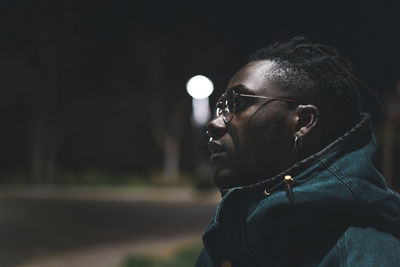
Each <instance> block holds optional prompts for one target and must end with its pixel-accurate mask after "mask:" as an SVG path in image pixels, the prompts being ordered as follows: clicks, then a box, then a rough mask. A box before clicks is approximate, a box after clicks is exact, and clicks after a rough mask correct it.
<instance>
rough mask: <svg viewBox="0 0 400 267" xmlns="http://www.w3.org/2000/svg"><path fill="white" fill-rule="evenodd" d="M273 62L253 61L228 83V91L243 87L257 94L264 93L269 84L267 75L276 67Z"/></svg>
mask: <svg viewBox="0 0 400 267" xmlns="http://www.w3.org/2000/svg"><path fill="white" fill-rule="evenodd" d="M275 65H276V63H275V62H273V61H271V60H259V61H252V62H249V63H248V64H247V65H245V66H244V67H243V68H241V69H240V70H239V71H238V72H236V73H235V74H234V75H233V76H232V78H231V80H230V81H229V83H228V86H227V90H229V89H230V88H232V87H235V86H238V85H242V86H244V87H246V88H248V89H249V90H251V91H253V93H255V94H262V93H264V92H263V91H264V89H265V87H266V85H267V83H268V79H267V76H268V75H267V74H268V72H269V71H271V70H272V69H273V68H274V67H275Z"/></svg>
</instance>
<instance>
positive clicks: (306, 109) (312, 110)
mask: <svg viewBox="0 0 400 267" xmlns="http://www.w3.org/2000/svg"><path fill="white" fill-rule="evenodd" d="M296 114H297V118H298V119H297V124H296V132H295V136H305V135H307V134H308V133H309V132H310V131H311V130H313V128H314V127H315V125H316V124H317V121H318V119H319V110H318V108H317V107H316V106H314V105H299V106H297V108H296Z"/></svg>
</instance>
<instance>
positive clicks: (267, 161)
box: [208, 60, 295, 188]
mask: <svg viewBox="0 0 400 267" xmlns="http://www.w3.org/2000/svg"><path fill="white" fill-rule="evenodd" d="M273 67H274V63H273V62H271V61H269V60H262V61H254V62H250V63H249V64H247V65H246V66H244V67H243V68H242V69H241V70H239V71H238V72H237V73H236V74H235V75H234V76H233V77H232V79H231V80H230V81H229V84H228V86H227V89H226V90H225V92H229V91H230V90H235V92H237V93H241V94H252V95H257V96H267V97H275V98H290V97H291V96H290V94H289V92H286V91H285V90H284V89H283V88H281V87H280V86H279V85H278V84H277V83H276V82H273V81H271V80H269V79H268V78H266V77H267V76H268V73H269V72H271V71H272V70H273ZM237 99H238V103H237V104H238V107H237V108H236V110H235V113H234V114H233V116H232V118H231V120H230V121H229V122H225V121H224V119H223V116H222V115H220V116H218V117H216V118H214V119H213V120H211V121H210V122H209V124H208V133H209V135H210V140H211V141H210V142H209V150H210V153H211V157H210V162H211V163H212V164H214V165H215V166H216V169H217V171H216V175H215V182H216V185H217V186H218V187H220V188H231V187H235V186H241V185H247V184H252V183H255V182H258V181H261V180H265V179H267V178H270V177H271V176H272V175H275V174H277V173H279V172H280V171H283V170H284V169H285V168H288V167H289V166H290V165H291V164H292V163H293V162H292V160H291V156H292V154H293V140H294V132H295V112H294V111H293V110H294V109H293V108H290V107H289V104H288V103H287V102H284V101H269V100H267V99H260V98H248V97H238V98H237Z"/></svg>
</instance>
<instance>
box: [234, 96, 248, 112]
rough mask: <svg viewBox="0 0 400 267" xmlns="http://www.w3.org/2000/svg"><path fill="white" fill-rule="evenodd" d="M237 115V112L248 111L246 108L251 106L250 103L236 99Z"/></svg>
mask: <svg viewBox="0 0 400 267" xmlns="http://www.w3.org/2000/svg"><path fill="white" fill-rule="evenodd" d="M234 105H235V113H236V112H240V111H243V110H244V109H246V107H247V106H248V105H249V103H248V101H246V100H245V99H239V98H238V99H235V103H234Z"/></svg>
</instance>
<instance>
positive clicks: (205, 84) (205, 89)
mask: <svg viewBox="0 0 400 267" xmlns="http://www.w3.org/2000/svg"><path fill="white" fill-rule="evenodd" d="M186 91H187V92H188V94H189V95H190V96H191V97H192V98H193V100H192V107H193V113H192V114H193V117H192V118H193V123H194V124H195V125H196V126H204V125H205V124H206V123H207V121H208V120H209V119H210V117H211V112H210V105H209V101H208V97H209V96H210V95H211V93H212V92H213V91H214V85H213V83H212V81H211V80H210V79H209V78H207V77H205V76H203V75H196V76H193V77H192V78H190V79H189V81H188V82H187V83H186Z"/></svg>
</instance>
